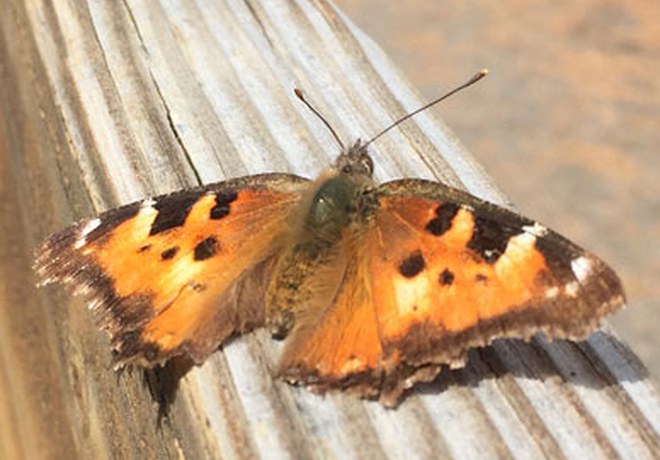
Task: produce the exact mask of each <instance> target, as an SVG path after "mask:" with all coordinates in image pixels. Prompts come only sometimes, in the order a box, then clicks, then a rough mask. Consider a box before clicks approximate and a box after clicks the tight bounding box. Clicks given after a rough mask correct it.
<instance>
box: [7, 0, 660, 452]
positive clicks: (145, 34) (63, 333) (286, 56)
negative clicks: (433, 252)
mask: <svg viewBox="0 0 660 460" xmlns="http://www.w3.org/2000/svg"><path fill="white" fill-rule="evenodd" d="M8 3H9V5H8V7H7V11H6V14H3V15H2V18H0V26H1V28H0V32H1V34H0V53H1V54H0V62H2V63H3V66H2V68H1V69H0V70H1V71H2V73H1V74H0V75H1V78H2V85H0V86H1V90H0V97H1V100H0V110H1V112H0V113H1V114H2V115H0V117H1V118H2V120H3V124H2V128H0V129H2V131H0V136H1V137H0V139H1V140H2V147H3V149H2V155H0V161H1V169H0V172H1V174H2V177H1V178H0V179H1V180H0V196H1V197H2V198H3V200H2V201H3V219H2V221H1V224H0V238H2V241H3V245H2V246H1V247H0V248H1V249H0V250H1V251H2V252H1V253H0V254H1V255H2V258H1V259H0V272H1V273H0V288H1V289H0V308H1V309H2V314H1V315H0V344H1V345H2V346H1V348H0V364H1V365H2V373H1V374H0V395H1V396H0V408H1V409H0V421H1V426H2V427H3V428H2V430H0V433H1V434H0V441H1V443H2V444H1V446H0V455H1V456H2V457H3V458H39V457H46V456H47V457H52V458H73V457H76V458H106V457H113V458H115V457H116V458H131V457H132V458H145V457H146V458H172V457H177V458H180V457H186V458H224V457H228V458H255V457H256V458H330V457H334V458H392V459H396V458H409V457H411V456H412V457H417V458H437V457H459V458H483V457H493V458H495V457H497V458H506V457H518V458H535V457H542V456H547V457H567V458H586V457H589V458H612V457H621V458H653V457H654V455H657V452H658V449H659V445H658V444H659V443H658V435H657V433H658V427H659V425H660V417H659V414H660V411H659V410H658V397H657V392H656V389H655V387H654V385H653V382H652V381H651V380H650V378H649V377H648V374H647V372H646V371H645V369H644V368H643V366H642V365H641V364H640V363H639V361H638V360H637V359H636V357H635V356H634V355H633V354H632V353H631V352H630V351H629V350H628V349H627V348H626V347H625V345H623V344H621V343H620V342H619V341H618V340H617V338H616V336H615V335H614V334H613V333H612V332H611V331H609V330H607V329H606V330H605V331H604V332H598V333H596V334H594V335H593V336H592V337H590V338H589V339H588V340H586V341H584V342H582V343H579V344H574V343H569V342H558V343H549V342H546V341H545V340H543V339H542V338H537V339H534V340H533V341H532V343H531V344H526V343H522V342H519V341H511V340H507V341H499V342H497V343H495V344H494V345H493V346H491V347H488V348H485V349H482V350H475V351H473V352H471V354H470V364H469V365H468V366H467V367H466V368H465V369H464V370H460V371H446V372H443V374H442V375H441V376H440V377H439V378H438V379H437V380H436V381H435V382H433V383H431V384H425V385H421V386H420V387H419V388H418V389H417V390H416V391H415V392H413V393H412V394H411V395H410V396H409V397H408V398H407V399H406V400H405V402H404V403H403V404H402V405H401V406H400V407H399V408H398V409H397V410H385V409H383V408H382V407H380V406H379V405H378V404H377V403H374V402H365V401H359V400H356V399H355V398H352V397H349V396H346V395H343V394H337V393H335V394H330V395H328V396H326V397H319V396H316V395H313V394H310V393H308V392H306V391H305V390H302V389H297V388H292V387H290V386H288V385H286V384H284V383H282V382H279V381H276V380H273V379H272V378H271V376H270V371H271V370H272V368H273V366H274V364H275V363H276V360H277V356H278V351H279V349H280V348H281V344H278V343H277V342H273V341H272V340H271V339H270V338H269V337H268V334H266V333H265V331H259V332H257V333H255V334H251V335H250V336H247V337H244V338H241V339H239V340H235V341H233V342H232V343H230V344H229V345H228V346H226V347H225V348H224V349H223V350H222V351H220V352H218V353H216V354H215V355H214V356H213V357H212V358H211V359H210V360H209V361H208V362H207V363H206V364H205V365H204V366H202V367H199V368H193V369H192V370H191V371H190V372H188V373H187V374H185V376H184V377H183V378H182V379H181V380H180V381H179V382H178V385H176V386H177V388H176V389H175V390H172V389H171V388H170V387H171V386H172V385H173V383H172V382H173V381H175V376H176V375H177V369H172V368H171V367H169V368H166V369H165V370H163V371H159V372H151V373H147V374H146V375H145V374H144V373H142V372H139V371H136V372H132V373H125V374H123V375H122V376H121V377H120V378H117V377H116V376H115V374H114V373H113V372H112V371H110V370H109V365H110V356H109V351H108V350H109V347H108V344H107V339H106V338H105V337H104V336H103V335H102V334H100V333H98V331H97V330H96V327H95V326H94V324H93V322H92V318H91V315H89V314H87V313H85V312H84V310H85V309H84V305H83V302H82V301H81V300H79V299H70V298H68V297H66V296H64V295H63V294H62V293H61V291H60V290H59V289H56V288H49V289H45V290H37V289H36V288H34V287H33V284H34V276H33V274H32V273H31V271H30V263H31V262H30V261H31V257H32V256H31V253H32V250H33V248H34V247H36V246H37V244H38V243H39V241H40V240H41V239H42V238H43V237H44V236H46V235H47V233H49V232H51V231H53V230H56V229H57V228H60V227H62V226H64V225H66V224H68V223H70V222H71V221H73V220H74V219H77V218H81V217H85V216H90V215H93V214H94V213H95V212H97V211H100V210H102V209H107V208H109V207H112V206H115V205H118V204H121V203H127V202H130V201H133V200H136V199H140V198H143V197H145V196H149V195H154V194H159V193H164V192H167V191H171V190H175V189H179V188H181V187H184V186H189V185H194V184H197V183H199V182H202V183H207V182H211V181H217V180H221V179H223V178H227V177H233V176H237V175H242V174H247V173H257V172H264V171H275V170H277V171H289V172H294V173H296V174H300V175H304V176H314V175H316V174H318V173H319V172H320V171H322V170H323V169H324V167H326V166H327V165H328V162H329V161H331V159H332V158H333V157H334V156H335V155H336V153H337V149H335V148H334V145H335V143H334V142H333V140H332V138H331V137H330V135H329V134H328V133H327V131H326V130H325V129H323V127H322V126H320V124H319V122H318V120H316V119H315V118H314V117H313V116H312V115H311V114H309V112H308V111H306V109H304V107H302V106H301V104H300V103H299V102H298V101H296V100H295V99H294V98H293V96H292V94H291V89H292V88H293V87H295V86H299V87H302V88H304V89H305V91H306V92H307V94H308V95H309V97H310V99H312V100H313V101H314V103H315V104H316V105H317V106H318V107H319V108H320V109H321V110H322V111H323V112H324V113H326V114H327V115H328V117H329V118H330V121H331V122H332V124H333V125H334V126H335V128H336V129H337V131H338V132H339V134H340V136H342V138H345V139H354V138H356V137H358V136H368V135H370V134H372V133H375V132H377V131H378V130H379V129H380V128H382V127H383V126H385V125H387V124H388V123H389V122H390V121H391V120H393V119H394V118H396V117H397V116H399V115H401V114H403V113H406V112H407V111H410V110H412V109H414V108H416V107H417V106H419V105H420V104H421V101H420V100H419V98H418V97H417V94H416V92H415V90H414V89H412V88H410V86H409V85H408V84H407V83H406V81H405V79H404V78H403V77H402V76H401V75H400V74H399V73H398V71H397V70H396V68H395V67H394V66H393V65H392V63H391V62H390V61H389V60H388V58H387V56H385V55H384V54H383V53H382V52H381V51H380V50H379V49H378V47H377V46H376V45H375V44H373V43H372V42H371V41H370V40H369V38H368V37H366V36H364V35H363V34H362V33H361V32H360V31H359V30H357V29H356V28H355V27H354V26H353V25H351V24H350V22H349V21H348V20H347V19H346V18H345V17H343V15H342V14H341V13H340V12H339V11H337V10H336V9H335V8H334V7H333V6H332V5H331V4H329V3H326V2H324V1H320V0H319V1H316V2H309V1H306V0H298V1H265V2H256V1H255V2H243V3H240V2H235V1H226V2H219V1H218V2H211V1H203V0H199V1H196V2H192V1H190V2H182V1H171V0H170V1H165V0H163V1H160V2H151V1H126V2H122V3H119V2H110V1H75V2H74V1H62V2H47V1H38V0H28V1H19V0H10V1H9V2H8ZM447 83H448V84H453V83H455V82H447ZM328 146H330V147H328ZM373 152H374V156H375V158H376V161H377V170H376V176H377V179H379V180H387V179H390V178H393V177H401V176H418V177H426V178H436V179H439V180H442V181H444V182H447V183H449V184H451V185H456V186H459V187H464V188H466V189H467V190H469V191H470V192H472V193H474V194H476V195H478V196H480V197H482V198H485V199H489V200H491V201H495V202H498V203H502V204H506V201H505V199H504V197H502V196H501V194H500V193H499V192H498V191H497V188H496V187H495V186H494V185H493V184H492V183H491V181H490V180H489V178H488V177H487V176H486V175H485V174H484V173H483V171H482V170H481V168H480V167H479V165H478V164H476V162H475V161H474V160H473V159H472V157H471V156H470V155H469V154H468V153H467V152H465V150H464V149H463V148H462V147H461V146H460V143H459V141H458V140H456V139H455V138H454V137H453V136H452V135H451V133H450V132H449V131H448V129H447V128H446V127H444V126H443V125H442V123H441V122H440V121H439V120H437V119H436V118H435V117H434V116H433V115H432V114H431V113H424V114H421V115H419V116H418V117H416V118H415V119H414V120H412V121H411V122H410V123H407V124H405V125H403V126H402V127H401V129H400V130H396V131H394V132H392V133H391V134H390V135H388V136H387V137H385V138H383V139H382V140H380V141H379V142H378V143H377V144H376V145H374V149H373ZM6 216H11V218H7V217H6ZM145 382H146V384H145ZM168 397H169V398H171V401H170V403H169V406H168V408H169V411H168V412H167V414H166V415H164V416H163V415H162V414H161V415H160V416H159V406H158V404H155V403H154V402H155V401H156V402H157V401H161V404H162V400H163V399H164V398H168ZM161 407H162V405H161Z"/></svg>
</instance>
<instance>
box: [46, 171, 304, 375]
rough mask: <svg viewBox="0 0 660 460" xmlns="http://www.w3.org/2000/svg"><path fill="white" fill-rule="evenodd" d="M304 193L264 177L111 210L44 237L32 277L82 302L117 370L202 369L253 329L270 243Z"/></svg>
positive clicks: (258, 320) (298, 184) (290, 182)
mask: <svg viewBox="0 0 660 460" xmlns="http://www.w3.org/2000/svg"><path fill="white" fill-rule="evenodd" d="M307 186H308V182H307V181H306V180H305V179H301V178H299V177H296V176H291V175H286V174H264V175H259V176H250V177H245V178H238V179H233V180H230V181H227V182H221V183H218V184H213V185H209V186H205V187H200V188H198V189H193V190H185V191H182V192H177V193H173V194H170V195H164V196H161V197H157V198H154V199H148V200H145V201H144V202H142V203H134V204H131V205H127V206H124V207H121V208H118V209H114V210H110V211H108V212H106V213H104V214H101V215H100V216H99V217H96V218H94V219H89V220H86V221H82V222H79V223H77V224H74V225H72V226H71V227H69V228H66V229H64V230H62V231H61V232H59V233H56V234H54V235H52V236H51V237H50V238H49V239H48V240H46V242H45V243H44V244H43V246H42V247H41V248H40V249H39V251H38V254H37V261H36V264H35V267H36V270H37V273H38V275H39V277H40V278H41V283H42V284H48V283H52V282H61V283H63V284H65V285H66V287H68V288H69V290H71V291H73V292H74V293H83V294H84V295H85V296H86V297H87V298H88V300H89V301H90V305H91V308H92V309H93V310H94V312H95V313H96V316H97V318H98V321H99V323H100V325H101V327H102V328H103V329H106V330H107V331H108V332H109V333H110V336H111V341H112V345H113V348H114V350H115V352H116V359H117V361H118V362H119V363H120V364H123V363H140V364H144V365H153V364H156V363H160V362H163V361H164V360H165V359H167V358H168V357H170V356H173V355H176V354H180V353H184V352H186V353H188V354H190V355H191V356H192V358H193V359H194V360H195V361H196V362H201V361H203V360H204V359H205V358H206V357H207V356H208V355H209V354H210V353H212V352H213V351H214V350H215V349H216V348H217V347H218V345H219V344H220V343H221V342H222V341H223V340H225V339H226V338H227V337H228V336H229V335H231V334H233V333H236V332H244V331H246V330H248V329H251V328H253V327H257V326H260V325H262V323H263V315H264V313H263V292H264V286H265V284H266V279H267V277H268V275H269V272H270V270H271V267H272V259H273V256H274V251H276V250H277V248H276V247H273V244H274V240H275V238H276V236H277V234H278V232H280V231H282V229H285V228H286V219H287V217H288V216H289V211H290V210H291V209H292V207H293V206H294V205H295V204H296V203H298V201H299V200H300V198H301V193H302V191H303V190H304V189H305V188H306V187H307ZM239 304H240V305H239Z"/></svg>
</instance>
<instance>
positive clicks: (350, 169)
mask: <svg viewBox="0 0 660 460" xmlns="http://www.w3.org/2000/svg"><path fill="white" fill-rule="evenodd" d="M341 172H342V173H344V174H351V173H352V172H353V167H352V166H351V165H344V167H343V168H341Z"/></svg>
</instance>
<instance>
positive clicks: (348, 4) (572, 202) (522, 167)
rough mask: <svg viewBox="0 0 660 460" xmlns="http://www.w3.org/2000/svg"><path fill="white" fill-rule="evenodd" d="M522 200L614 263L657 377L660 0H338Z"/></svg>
mask: <svg viewBox="0 0 660 460" xmlns="http://www.w3.org/2000/svg"><path fill="white" fill-rule="evenodd" d="M335 2H336V3H337V4H338V5H339V7H340V8H341V9H342V10H343V11H344V12H345V13H346V14H347V15H348V17H349V18H351V20H352V21H354V22H355V23H356V24H357V25H358V26H359V27H360V28H361V29H362V30H364V31H365V32H366V33H367V34H368V35H369V36H371V37H372V38H373V39H374V40H375V41H377V42H378V43H379V44H380V45H381V46H382V47H383V48H384V49H385V51H386V52H387V53H388V54H389V55H390V57H391V58H392V59H393V60H394V61H395V62H396V64H397V65H398V66H399V67H400V68H401V69H402V71H403V72H404V73H405V74H406V75H407V76H408V78H409V79H410V80H411V81H412V82H413V83H414V84H415V85H416V86H417V87H418V88H419V89H420V91H421V92H422V94H423V96H424V97H425V98H426V99H428V100H430V99H432V98H433V97H436V96H438V95H440V94H441V93H443V92H444V91H445V90H447V89H449V88H451V87H453V86H455V85H457V84H459V83H462V82H463V81H464V80H466V79H467V78H469V77H470V76H471V75H472V74H474V73H475V72H476V71H477V70H478V69H480V68H482V67H487V68H488V69H490V71H491V74H490V75H489V76H488V77H487V78H486V79H485V80H484V81H483V82H481V83H479V84H478V85H477V87H476V88H472V89H470V90H468V91H466V92H464V93H462V94H460V95H458V96H455V97H454V98H452V99H450V100H448V101H447V102H444V103H443V104H442V105H441V106H440V107H438V108H435V109H434V111H435V113H436V114H438V115H439V116H440V117H441V118H442V119H443V120H444V121H445V122H446V123H447V124H448V125H449V126H450V127H451V128H452V130H453V131H454V132H455V133H456V134H457V136H458V138H459V139H461V141H462V142H463V143H464V144H465V145H466V146H467V148H468V150H469V151H470V152H472V154H473V155H474V156H475V157H477V158H478V159H479V161H480V162H481V163H482V164H483V165H484V167H485V168H486V170H487V171H488V173H489V174H490V175H491V176H492V177H494V178H495V180H496V182H497V183H498V184H499V186H500V187H501V189H502V190H504V192H505V193H506V194H507V195H508V196H509V198H511V200H512V201H513V202H514V203H515V205H516V206H517V207H518V209H519V210H520V211H521V212H522V213H523V214H525V215H526V216H528V217H531V218H534V219H537V220H539V221H541V222H543V223H544V224H546V225H548V226H549V227H551V228H553V229H554V230H557V231H559V232H560V233H562V234H564V235H565V236H567V237H569V238H570V239H571V240H573V241H575V242H577V243H579V244H581V245H582V246H585V247H586V248H588V249H590V250H591V251H593V252H595V253H596V254H598V255H599V256H600V257H602V258H603V259H604V260H605V261H607V262H608V263H609V264H610V265H612V267H614V269H615V270H616V271H617V272H618V273H619V275H620V276H621V278H622V279H623V283H624V286H625V288H626V291H627V294H628V309H627V310H625V311H623V312H620V313H618V314H617V315H615V316H614V317H613V318H612V320H611V323H612V324H613V325H614V327H615V329H616V331H617V332H618V333H619V335H620V336H621V337H622V338H623V340H624V341H625V342H627V343H628V344H629V345H630V346H631V347H632V348H633V350H634V351H635V352H636V353H637V355H638V356H639V357H640V358H642V360H643V361H644V363H645V364H646V365H647V366H648V367H649V370H650V371H651V373H652V374H653V375H654V376H655V377H657V376H658V375H660V353H659V352H660V330H659V329H660V328H659V326H660V320H659V318H658V311H659V310H658V309H659V308H660V77H659V76H660V27H658V24H660V2H651V1H648V0H632V1H625V2H624V1H607V0H585V1H582V2H566V1H559V2H558V1H553V0H546V1H539V0H529V1H524V2H521V1H513V0H507V1H502V2H492V1H486V0H473V1H470V2H464V1H459V0H446V1H424V0H402V1H399V2H391V1H388V0H335Z"/></svg>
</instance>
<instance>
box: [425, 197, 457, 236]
mask: <svg viewBox="0 0 660 460" xmlns="http://www.w3.org/2000/svg"><path fill="white" fill-rule="evenodd" d="M459 209H460V207H459V206H458V205H457V204H456V203H443V204H441V205H439V206H438V207H437V208H436V209H435V217H434V218H433V219H431V220H430V221H429V222H428V224H426V231H427V232H429V233H430V234H431V235H434V236H442V235H443V234H444V233H445V232H446V231H447V230H449V229H450V228H451V223H452V221H453V220H454V217H456V214H457V213H458V210H459Z"/></svg>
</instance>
